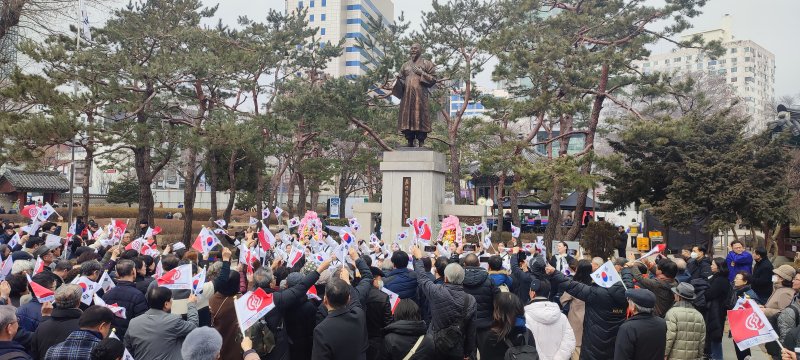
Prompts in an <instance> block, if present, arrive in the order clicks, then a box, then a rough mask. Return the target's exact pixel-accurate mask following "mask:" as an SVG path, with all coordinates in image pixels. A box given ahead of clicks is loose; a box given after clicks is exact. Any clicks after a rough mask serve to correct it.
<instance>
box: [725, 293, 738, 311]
mask: <svg viewBox="0 0 800 360" xmlns="http://www.w3.org/2000/svg"><path fill="white" fill-rule="evenodd" d="M737 301H739V297H738V296H737V295H736V290H735V289H730V292H729V293H728V299H727V301H726V303H725V308H726V309H728V310H733V308H734V307H735V306H736V302H737Z"/></svg>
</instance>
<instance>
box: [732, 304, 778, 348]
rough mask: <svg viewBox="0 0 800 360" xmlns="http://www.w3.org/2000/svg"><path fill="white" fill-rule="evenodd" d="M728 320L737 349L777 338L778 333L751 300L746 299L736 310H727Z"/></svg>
mask: <svg viewBox="0 0 800 360" xmlns="http://www.w3.org/2000/svg"><path fill="white" fill-rule="evenodd" d="M728 322H729V323H730V326H731V335H732V336H733V342H735V343H736V346H738V347H739V350H742V351H744V350H746V349H749V348H751V347H753V346H756V345H760V344H764V343H768V342H771V341H777V340H778V333H776V332H775V329H773V328H772V324H770V323H769V320H767V317H766V316H765V315H764V312H763V311H761V308H759V307H758V304H757V303H756V302H754V301H753V300H748V301H747V302H746V303H745V304H744V306H743V307H741V308H740V309H738V310H728Z"/></svg>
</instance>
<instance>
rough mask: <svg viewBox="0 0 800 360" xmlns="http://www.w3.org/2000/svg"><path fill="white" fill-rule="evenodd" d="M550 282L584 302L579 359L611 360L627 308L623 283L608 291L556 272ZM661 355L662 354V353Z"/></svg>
mask: <svg viewBox="0 0 800 360" xmlns="http://www.w3.org/2000/svg"><path fill="white" fill-rule="evenodd" d="M550 281H551V282H552V283H553V284H554V285H556V284H562V283H564V284H565V286H564V291H566V292H567V293H568V294H570V295H572V296H574V297H575V298H577V299H579V300H583V301H585V302H586V313H585V315H584V318H583V338H582V340H581V360H595V359H596V360H608V359H613V358H614V344H615V341H616V339H617V331H618V330H619V327H620V326H621V325H622V323H623V322H624V321H625V313H626V310H627V308H628V300H626V299H625V287H624V286H623V285H622V283H616V284H614V285H613V286H611V287H610V288H604V287H601V286H598V285H596V284H592V285H586V284H582V283H579V282H577V281H574V280H570V279H568V278H567V277H566V276H565V275H564V274H562V273H560V272H558V271H555V272H553V275H552V277H551V280H550ZM665 339H666V338H665ZM661 355H662V356H663V355H664V352H663V351H662V352H661Z"/></svg>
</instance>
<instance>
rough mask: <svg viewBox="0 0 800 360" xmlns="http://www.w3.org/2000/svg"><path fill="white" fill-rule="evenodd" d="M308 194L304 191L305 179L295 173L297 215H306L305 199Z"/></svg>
mask: <svg viewBox="0 0 800 360" xmlns="http://www.w3.org/2000/svg"><path fill="white" fill-rule="evenodd" d="M307 197H308V192H307V190H306V178H305V176H303V174H301V173H299V172H298V173H297V213H298V215H303V214H305V213H306V210H307V209H306V198H307Z"/></svg>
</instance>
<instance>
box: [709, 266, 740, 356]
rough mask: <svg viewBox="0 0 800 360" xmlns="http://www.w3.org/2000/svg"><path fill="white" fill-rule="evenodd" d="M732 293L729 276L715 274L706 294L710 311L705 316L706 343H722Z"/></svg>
mask: <svg viewBox="0 0 800 360" xmlns="http://www.w3.org/2000/svg"><path fill="white" fill-rule="evenodd" d="M731 291H733V287H731V284H730V283H729V282H728V277H727V276H720V275H718V274H714V276H712V277H711V279H710V280H709V284H708V290H706V292H705V297H706V306H707V309H708V311H706V313H705V314H703V317H704V318H705V319H706V342H720V341H722V333H723V329H724V328H725V318H726V317H727V316H728V306H727V300H728V299H729V298H730V293H731Z"/></svg>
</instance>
